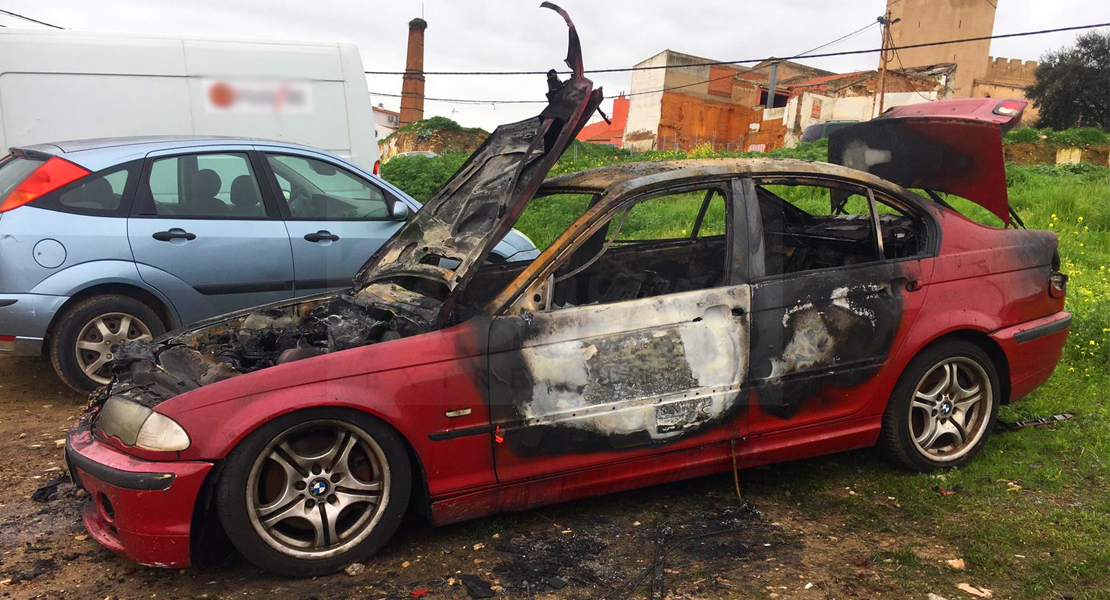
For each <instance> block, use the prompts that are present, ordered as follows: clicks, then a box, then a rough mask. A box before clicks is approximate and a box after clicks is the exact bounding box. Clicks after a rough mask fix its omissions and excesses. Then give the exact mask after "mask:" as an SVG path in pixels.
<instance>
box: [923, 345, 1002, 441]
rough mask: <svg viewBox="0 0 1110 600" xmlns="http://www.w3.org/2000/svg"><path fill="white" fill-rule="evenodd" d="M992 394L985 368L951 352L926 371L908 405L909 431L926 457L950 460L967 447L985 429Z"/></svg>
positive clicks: (980, 436) (992, 400) (990, 407)
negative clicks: (953, 355)
mask: <svg viewBox="0 0 1110 600" xmlns="http://www.w3.org/2000/svg"><path fill="white" fill-rule="evenodd" d="M993 402H994V394H993V390H992V389H991V380H990V377H989V376H988V375H987V372H986V370H985V369H984V368H983V367H982V365H980V364H979V363H978V362H976V361H975V360H972V359H971V358H968V357H963V356H955V357H951V358H947V359H945V360H942V361H940V362H938V363H937V364H936V365H934V366H933V368H931V369H929V370H928V371H926V373H925V375H924V376H923V377H922V378H921V379H920V380H919V381H918V383H917V387H916V388H915V389H914V394H913V399H912V401H911V405H910V412H909V420H910V423H909V425H910V435H911V436H912V438H913V444H914V447H915V449H916V450H917V451H918V452H920V453H921V454H922V455H924V456H925V457H926V458H928V459H930V460H934V461H939V462H951V461H955V460H957V459H959V458H960V457H962V456H964V455H965V454H967V453H968V452H969V451H971V449H972V448H974V447H975V445H976V444H977V443H978V442H979V440H980V439H981V438H982V437H983V435H984V434H985V433H986V428H987V424H988V422H989V421H990V415H991V409H992V408H993V407H992V406H991V404H992V403H993Z"/></svg>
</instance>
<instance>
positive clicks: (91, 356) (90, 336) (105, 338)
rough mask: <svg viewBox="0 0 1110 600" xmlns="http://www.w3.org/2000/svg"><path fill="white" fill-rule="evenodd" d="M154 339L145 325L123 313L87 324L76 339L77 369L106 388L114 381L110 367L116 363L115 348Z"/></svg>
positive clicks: (109, 314)
mask: <svg viewBox="0 0 1110 600" xmlns="http://www.w3.org/2000/svg"><path fill="white" fill-rule="evenodd" d="M153 339H154V336H153V335H151V333H150V328H149V327H147V325H146V323H143V322H142V320H140V319H138V318H137V317H135V316H133V315H129V314H127V313H121V312H114V313H108V314H103V315H100V316H98V317H96V318H94V319H92V320H91V321H89V322H88V323H86V324H85V326H84V327H82V328H81V333H80V334H78V336H77V346H76V348H75V351H76V352H77V365H78V366H79V367H80V368H81V370H82V371H84V373H85V376H86V377H88V378H89V379H91V380H93V381H95V382H97V383H99V384H101V385H104V384H107V383H108V382H109V381H110V380H111V374H110V373H109V371H108V363H110V362H112V361H113V360H115V358H114V355H113V354H112V348H113V346H118V345H120V344H123V343H126V342H134V341H137V340H144V341H150V340H153Z"/></svg>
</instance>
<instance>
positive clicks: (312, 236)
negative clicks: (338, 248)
mask: <svg viewBox="0 0 1110 600" xmlns="http://www.w3.org/2000/svg"><path fill="white" fill-rule="evenodd" d="M304 239H305V240H307V241H310V242H323V241H328V242H338V241H339V236H338V235H334V234H333V233H332V232H330V231H326V230H320V231H317V232H316V233H306V234H305V236H304Z"/></svg>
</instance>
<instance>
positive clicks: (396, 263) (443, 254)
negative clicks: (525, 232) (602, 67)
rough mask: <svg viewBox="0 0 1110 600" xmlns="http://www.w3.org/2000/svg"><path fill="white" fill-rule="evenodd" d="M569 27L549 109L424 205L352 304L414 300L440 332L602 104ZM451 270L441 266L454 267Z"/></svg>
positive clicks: (358, 283) (493, 144) (361, 283)
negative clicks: (564, 69)
mask: <svg viewBox="0 0 1110 600" xmlns="http://www.w3.org/2000/svg"><path fill="white" fill-rule="evenodd" d="M541 6H543V7H546V8H550V9H552V10H554V11H556V12H558V13H559V14H560V15H561V16H562V17H563V19H564V20H566V23H567V26H568V27H569V28H570V44H569V48H568V50H567V58H566V63H567V66H569V67H570V68H571V70H572V71H573V73H572V74H571V77H570V79H568V80H567V81H560V80H559V78H558V76H557V75H556V73H555V71H554V70H552V71H550V72H549V73H548V76H547V78H548V79H547V83H548V92H547V98H548V105H547V107H546V108H545V109H544V110H543V112H541V113H540V114H539V115H538V116H536V117H532V118H530V119H525V120H523V121H519V122H516V123H511V124H508V125H502V126H500V127H498V128H497V129H496V130H494V132H493V133H492V134H490V136H489V137H488V138H486V141H485V143H483V144H482V145H481V146H480V147H479V148H478V149H477V150H476V151H475V152H474V154H472V155H471V156H470V158H469V159H467V161H466V163H464V164H463V166H462V167H460V168H459V170H458V172H456V173H455V174H454V175H453V176H452V177H451V179H450V180H448V182H447V183H446V184H445V185H444V186H443V188H442V189H440V191H439V192H438V193H437V194H436V195H435V196H434V197H432V199H431V200H429V201H428V202H427V203H425V204H424V207H423V208H421V209H420V211H419V212H417V213H416V215H415V216H414V217H413V218H412V219H410V220H409V222H408V223H407V224H405V226H404V227H402V228H401V229H400V231H398V232H397V233H396V234H395V235H394V236H393V237H392V238H391V239H390V240H389V241H388V242H386V243H385V245H383V246H382V247H381V248H380V249H379V250H378V251H377V252H375V253H374V255H373V256H371V257H370V260H368V261H366V264H364V265H363V267H362V269H360V270H359V272H358V274H357V275H356V276H355V278H354V297H355V299H356V301H357V302H363V301H365V302H367V303H375V302H380V301H382V300H385V301H387V302H396V301H397V300H399V299H404V298H412V299H413V300H414V301H418V302H419V303H420V305H421V312H422V313H423V314H422V315H421V316H422V317H423V318H424V319H427V320H428V321H429V322H430V323H434V324H435V325H437V326H438V325H442V324H443V323H444V322H445V321H446V319H447V318H448V316H449V315H450V313H451V308H452V306H453V305H454V302H455V300H456V298H457V297H458V294H459V293H460V292H461V290H462V289H463V287H465V285H466V283H467V282H468V281H469V280H470V278H471V276H472V275H473V274H474V271H475V270H476V269H477V267H479V266H480V265H481V264H482V263H483V262H484V261H485V259H486V256H487V255H488V254H489V252H490V250H492V249H493V247H494V245H496V244H497V242H498V241H500V240H501V238H503V237H504V236H505V234H507V233H508V232H509V230H510V229H511V228H512V225H513V223H514V222H515V221H516V219H517V217H518V216H519V215H520V213H521V211H523V210H524V207H525V205H526V204H527V203H528V201H529V200H531V198H532V196H533V195H534V194H535V193H536V190H537V189H538V188H539V186H540V184H541V183H543V180H544V177H545V176H546V175H547V172H548V171H549V170H550V169H551V167H552V166H553V165H554V164H555V161H556V160H558V159H559V156H561V155H562V153H563V151H564V150H566V148H567V146H568V145H569V144H570V142H571V141H572V140H573V139H574V137H575V136H576V135H577V134H578V132H579V130H581V129H582V127H583V126H584V125H585V124H586V121H587V120H588V119H589V117H590V115H591V114H592V113H593V111H594V110H595V109H597V107H598V106H599V105H600V104H601V100H602V94H601V90H600V89H599V90H596V91H595V90H594V89H593V83H592V82H591V81H590V80H589V79H586V78H585V77H584V76H583V67H582V49H581V46H580V44H579V41H578V33H577V32H576V31H575V28H574V24H573V23H572V22H571V20H570V17H569V16H568V15H567V13H566V12H565V11H563V10H562V9H561V8H559V7H558V6H555V5H554V4H551V3H549V2H544V3H543V4H542V5H541ZM449 261H457V262H458V265H457V266H455V267H453V268H452V267H445V266H443V264H452V263H451V262H449Z"/></svg>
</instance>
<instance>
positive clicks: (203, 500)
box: [190, 402, 432, 566]
mask: <svg viewBox="0 0 1110 600" xmlns="http://www.w3.org/2000/svg"><path fill="white" fill-rule="evenodd" d="M321 408H328V409H339V410H342V411H346V412H350V413H354V414H359V415H362V416H366V417H370V418H372V419H374V420H376V421H378V422H379V423H381V424H382V425H384V426H386V427H388V428H389V429H390V430H392V431H393V432H394V433H395V434H397V437H399V438H400V439H401V443H402V444H403V445H404V447H405V453H406V454H407V458H408V461H409V465H410V466H411V467H412V488H411V494H410V496H409V508H410V509H415V510H417V511H418V512H419V514H420V515H421V516H422V517H424V518H430V516H431V510H432V509H431V496H430V494H429V492H428V477H427V471H426V470H425V468H424V462H423V461H422V460H421V459H420V455H419V454H418V453H417V452H416V448H415V447H414V446H413V444H412V441H411V440H410V439H409V438H408V436H406V435H405V433H404V431H403V430H402V428H400V427H398V426H397V425H396V424H395V423H393V422H392V421H391V419H390V418H389V416H388V415H384V414H382V413H380V412H378V411H374V410H370V409H369V408H368V407H366V406H356V405H352V404H346V403H342V402H333V403H319V404H312V405H311V406H300V407H297V408H293V409H292V410H285V411H281V412H275V413H274V414H272V415H270V416H269V417H268V418H265V419H260V420H258V422H256V423H254V424H253V425H252V426H251V427H249V428H248V429H247V430H245V431H243V432H242V434H241V435H240V436H239V437H238V438H237V439H236V440H235V442H234V443H233V444H230V445H229V446H228V447H227V448H226V451H224V452H223V453H222V457H221V458H220V459H219V460H217V461H214V462H215V467H213V469H212V471H211V472H210V473H209V474H208V477H207V479H206V480H205V482H204V485H203V486H202V487H201V491H200V493H199V494H198V495H197V501H196V503H195V505H194V506H193V519H192V526H191V527H190V547H191V548H193V549H194V550H193V551H191V555H192V557H193V559H194V560H196V559H199V558H200V557H201V556H202V555H203V553H204V551H205V549H210V548H213V549H219V548H221V547H224V545H223V543H222V542H223V538H224V537H225V536H226V534H224V533H223V527H222V525H220V523H219V517H218V514H217V507H216V494H215V488H216V485H217V484H218V483H219V480H220V477H221V476H222V474H223V465H224V459H226V458H227V456H228V455H230V454H231V452H233V451H234V450H235V449H236V448H238V447H239V446H240V445H241V444H243V443H244V442H245V441H246V440H247V438H249V437H250V436H251V435H252V434H253V433H254V432H255V431H258V429H259V428H261V427H262V426H264V425H265V424H267V423H269V422H270V421H272V420H274V419H277V418H279V417H284V416H287V415H290V414H296V413H300V412H305V411H311V410H317V409H321ZM205 562H207V561H205ZM195 564H199V563H195ZM201 566H203V564H202V565H201Z"/></svg>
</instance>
